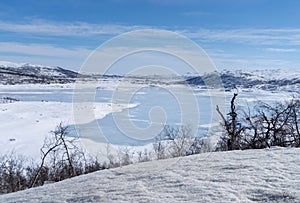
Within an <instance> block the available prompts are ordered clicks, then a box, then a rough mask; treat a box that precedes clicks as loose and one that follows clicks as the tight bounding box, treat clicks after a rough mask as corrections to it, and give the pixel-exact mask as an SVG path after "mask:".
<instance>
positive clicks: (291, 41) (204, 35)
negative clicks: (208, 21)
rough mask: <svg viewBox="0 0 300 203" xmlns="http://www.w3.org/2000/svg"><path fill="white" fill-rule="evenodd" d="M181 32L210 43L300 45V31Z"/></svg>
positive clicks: (227, 30) (204, 30)
mask: <svg viewBox="0 0 300 203" xmlns="http://www.w3.org/2000/svg"><path fill="white" fill-rule="evenodd" d="M179 32H181V33H183V34H185V35H186V36H188V37H191V38H193V39H198V40H203V41H208V42H231V43H242V44H257V45H300V29H255V28H253V29H195V28H189V29H185V30H182V31H180V30H179Z"/></svg>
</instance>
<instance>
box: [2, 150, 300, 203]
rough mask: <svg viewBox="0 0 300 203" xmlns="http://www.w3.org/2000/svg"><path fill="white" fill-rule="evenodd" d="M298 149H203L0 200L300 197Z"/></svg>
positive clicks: (281, 199)
mask: <svg viewBox="0 0 300 203" xmlns="http://www.w3.org/2000/svg"><path fill="white" fill-rule="evenodd" d="M299 154H300V149H291V148H289V149H287V148H272V149H265V150H248V151H232V152H216V153H208V154H200V155H194V156H189V157H183V158H180V159H168V160H160V161H153V162H146V163H140V164H134V165H129V166H126V167H122V168H116V169H112V170H104V171H99V172H95V173H93V174H88V175H84V176H79V177H75V178H72V179H69V180H65V181H62V182H58V183H55V184H49V185H46V186H43V187H39V188H34V189H30V190H26V191H21V192H17V193H12V194H8V195H2V196H0V202H300V156H299Z"/></svg>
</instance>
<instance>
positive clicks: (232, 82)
mask: <svg viewBox="0 0 300 203" xmlns="http://www.w3.org/2000/svg"><path fill="white" fill-rule="evenodd" d="M219 78H221V82H222V84H223V85H224V87H225V89H231V88H235V87H240V88H259V89H264V90H272V91H273V90H288V91H292V90H294V89H299V87H300V71H295V70H281V69H280V70H252V71H244V70H223V71H221V72H220V73H216V72H214V73H207V74H204V75H202V76H194V77H193V76H190V77H188V78H187V79H186V82H187V83H188V84H190V85H207V86H214V85H215V84H216V81H217V80H219Z"/></svg>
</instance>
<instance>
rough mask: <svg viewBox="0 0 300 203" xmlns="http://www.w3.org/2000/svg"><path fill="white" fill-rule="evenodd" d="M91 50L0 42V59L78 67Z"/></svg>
mask: <svg viewBox="0 0 300 203" xmlns="http://www.w3.org/2000/svg"><path fill="white" fill-rule="evenodd" d="M91 51H92V50H89V49H85V48H81V47H77V48H72V49H67V48H63V47H58V46H54V45H49V44H23V43H15V42H0V53H5V54H2V56H1V57H0V60H8V61H13V62H30V63H39V64H43V65H54V66H64V67H67V68H72V69H74V68H78V67H80V66H81V64H82V63H83V61H84V60H85V59H86V58H87V56H88V55H89V54H90V53H91Z"/></svg>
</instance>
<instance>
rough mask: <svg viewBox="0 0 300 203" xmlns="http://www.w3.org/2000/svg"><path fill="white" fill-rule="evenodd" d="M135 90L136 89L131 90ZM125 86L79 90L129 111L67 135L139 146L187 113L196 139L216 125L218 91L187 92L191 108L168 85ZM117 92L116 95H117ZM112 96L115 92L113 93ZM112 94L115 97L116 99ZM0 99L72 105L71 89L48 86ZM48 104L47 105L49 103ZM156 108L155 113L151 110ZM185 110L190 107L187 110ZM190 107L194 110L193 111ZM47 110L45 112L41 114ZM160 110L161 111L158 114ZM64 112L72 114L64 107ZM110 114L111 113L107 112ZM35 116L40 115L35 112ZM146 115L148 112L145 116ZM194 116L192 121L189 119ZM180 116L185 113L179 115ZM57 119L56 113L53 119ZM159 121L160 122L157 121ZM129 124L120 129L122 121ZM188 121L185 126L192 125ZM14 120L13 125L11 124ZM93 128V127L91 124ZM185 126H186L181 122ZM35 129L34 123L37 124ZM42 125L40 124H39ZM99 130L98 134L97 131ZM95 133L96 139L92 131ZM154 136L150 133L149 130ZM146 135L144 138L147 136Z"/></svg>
mask: <svg viewBox="0 0 300 203" xmlns="http://www.w3.org/2000/svg"><path fill="white" fill-rule="evenodd" d="M137 86H138V88H137ZM131 88H132V86H131V87H128V88H127V87H124V88H123V89H122V90H118V89H115V88H110V87H109V88H106V87H104V88H97V89H96V90H95V89H89V88H84V89H81V90H79V91H80V92H81V93H82V94H95V96H94V100H93V101H92V102H95V103H103V102H105V103H108V104H109V103H113V104H119V103H120V104H124V103H128V102H129V103H131V104H134V105H135V107H133V108H129V109H125V110H122V111H119V112H114V113H108V114H106V115H105V116H104V117H101V118H100V119H95V120H93V121H90V122H87V123H82V124H77V125H75V124H70V125H69V126H70V129H71V132H72V133H76V130H75V126H76V129H77V130H79V131H80V136H81V137H82V138H87V139H90V140H93V141H95V142H109V143H112V144H116V145H144V144H147V143H149V142H152V141H153V138H154V137H155V136H156V135H157V134H151V132H152V131H151V130H150V129H151V128H150V127H152V128H157V129H158V128H159V129H161V128H162V127H163V125H164V124H168V125H180V124H182V123H183V122H182V117H183V116H184V115H183V114H184V113H185V112H184V111H188V112H193V111H195V112H198V114H193V115H191V119H193V120H197V121H199V122H197V123H198V126H197V129H198V132H197V136H206V135H207V131H208V129H209V126H210V125H212V126H218V122H219V120H218V118H217V119H216V118H213V117H212V112H214V111H215V104H214V103H212V98H213V100H220V101H221V102H222V92H220V91H218V90H216V91H215V93H216V94H215V95H211V94H209V92H208V91H207V90H205V89H201V88H192V89H191V91H192V96H193V97H194V98H195V99H196V100H195V101H196V103H197V108H198V109H196V108H194V107H195V106H193V104H192V103H191V104H189V102H190V101H189V100H188V99H185V100H184V104H183V102H182V101H180V99H178V98H179V97H181V98H188V96H190V95H189V94H191V92H186V91H179V92H177V95H174V92H172V91H170V87H161V86H154V85H149V86H139V85H135V86H134V88H135V89H137V91H136V92H133V91H132V89H131ZM120 92H121V93H120ZM118 94H121V96H120V95H118ZM122 94H123V95H130V100H129V101H128V100H126V99H125V98H128V97H123V96H122ZM232 94H233V93H231V92H226V93H225V96H226V103H227V104H228V103H229V101H230V99H231V96H232ZM116 95H117V96H116ZM289 96H291V95H289V94H288V93H271V92H267V91H262V90H254V91H242V90H241V91H240V92H239V97H238V101H237V102H238V103H239V104H240V105H249V106H251V105H252V104H253V102H254V101H257V100H262V101H266V102H268V101H277V100H279V99H287V98H288V97H289ZM0 97H12V98H15V99H18V100H20V102H22V104H24V105H26V103H27V102H36V103H38V102H49V103H51V102H52V103H53V105H57V104H58V103H66V104H72V102H73V88H72V87H71V86H69V87H68V86H67V87H66V86H62V85H57V86H51V87H50V86H49V88H47V87H45V86H43V87H40V86H34V85H33V86H31V87H26V86H19V87H18V86H13V88H7V87H6V88H2V89H1V91H0ZM52 103H51V105H52ZM183 105H184V106H185V110H184V111H183ZM157 108H158V112H157V111H155V110H157ZM187 108H190V109H187ZM193 108H194V109H193ZM46 110H47V109H45V111H46ZM160 110H161V111H160ZM69 111H72V109H71V108H70V109H69ZM95 111H102V110H101V109H95ZM111 112H113V111H111ZM40 113H41V114H42V113H43V112H40ZM151 113H152V114H151ZM195 115H196V116H197V117H193V116H195ZM185 116H186V115H185ZM59 117H60V115H57V120H58V119H59ZM161 117H164V118H161ZM128 120H129V121H130V122H129V124H128V125H127V124H126V125H123V126H122V124H123V123H128ZM193 120H191V122H192V121H193ZM61 121H62V122H67V121H65V120H64V117H61ZM11 122H14V121H11ZM95 124H96V125H95ZM183 124H186V125H190V124H191V123H183ZM37 126H38V124H37ZM41 127H42V126H41ZM99 129H100V130H101V131H99ZM95 132H98V133H99V132H100V133H99V134H100V136H99V134H98V133H95ZM136 132H141V133H140V135H136V136H133V137H131V136H130V135H133V134H135V133H136ZM153 132H156V131H153ZM147 133H149V134H147Z"/></svg>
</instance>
